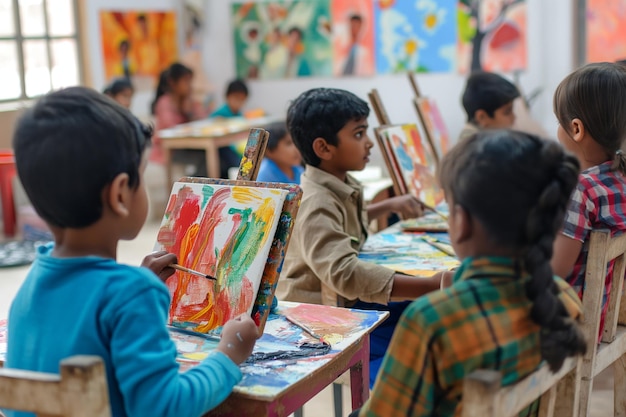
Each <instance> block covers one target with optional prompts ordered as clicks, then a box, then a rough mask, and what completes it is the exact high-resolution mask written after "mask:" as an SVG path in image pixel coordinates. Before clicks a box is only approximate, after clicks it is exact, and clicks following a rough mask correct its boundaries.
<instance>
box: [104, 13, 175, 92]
mask: <svg viewBox="0 0 626 417" xmlns="http://www.w3.org/2000/svg"><path fill="white" fill-rule="evenodd" d="M100 30H101V42H102V56H103V62H104V74H105V78H106V81H107V82H110V81H111V80H112V79H113V78H118V77H129V78H130V79H131V80H132V81H133V84H134V86H135V89H136V90H153V89H154V86H155V85H156V83H157V81H158V77H159V74H160V73H161V71H162V70H164V69H165V68H167V67H168V66H169V65H170V64H171V63H173V62H175V61H176V60H177V59H178V32H177V17H176V13H175V12H173V11H158V12H156V11H141V10H136V11H135V10H124V11H115V10H102V11H100Z"/></svg>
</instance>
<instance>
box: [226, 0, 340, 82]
mask: <svg viewBox="0 0 626 417" xmlns="http://www.w3.org/2000/svg"><path fill="white" fill-rule="evenodd" d="M232 7H233V8H232V12H233V14H232V20H233V29H234V34H233V35H234V44H235V57H236V66H237V76H238V77H240V78H263V79H276V78H292V77H306V76H311V75H316V76H324V75H331V74H332V61H333V51H332V43H331V23H330V6H329V2H328V1H310V0H302V1H298V0H296V1H282V2H280V1H277V2H264V3H254V2H245V3H237V4H233V6H232Z"/></svg>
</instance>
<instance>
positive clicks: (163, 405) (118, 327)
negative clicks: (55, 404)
mask: <svg viewBox="0 0 626 417" xmlns="http://www.w3.org/2000/svg"><path fill="white" fill-rule="evenodd" d="M150 138H151V131H150V129H148V128H147V127H145V126H143V125H142V124H141V123H140V122H139V121H138V120H137V119H136V118H135V117H134V116H132V115H131V113H130V112H128V111H127V110H126V109H124V108H122V107H121V106H118V105H116V104H115V103H113V102H112V101H111V100H109V99H107V98H105V97H104V96H102V95H100V94H98V93H97V92H95V91H93V90H89V89H86V88H81V87H74V88H68V89H65V90H61V91H58V92H55V93H51V94H49V95H47V96H45V97H44V98H42V99H41V100H40V101H39V102H38V103H37V104H36V105H35V106H34V107H33V108H32V109H30V110H28V111H27V112H26V113H25V114H24V116H23V117H22V118H21V120H20V121H19V123H18V126H17V129H16V131H15V137H14V142H13V145H14V148H15V158H16V164H17V170H18V175H19V177H20V180H21V181H22V183H23V185H24V189H25V190H26V193H27V194H28V197H29V198H30V200H31V201H32V203H33V206H34V207H35V209H36V210H37V212H38V214H39V215H40V216H41V217H42V218H43V219H44V220H45V221H46V222H47V223H48V225H49V226H50V229H51V230H52V232H53V234H54V237H55V243H54V245H49V246H44V247H41V248H40V249H39V254H38V258H37V260H36V261H35V263H34V264H33V266H32V268H31V270H30V272H29V274H28V276H27V278H26V280H25V281H24V284H23V285H22V287H21V288H20V290H19V292H18V294H17V296H16V298H15V299H14V301H13V303H12V305H11V310H10V313H9V342H8V351H7V360H6V364H5V366H6V367H10V368H18V369H25V370H33V371H40V372H52V373H58V370H59V362H60V361H61V360H62V359H64V358H66V357H69V356H72V355H78V354H82V355H97V356H100V357H102V358H103V360H104V363H105V367H106V375H107V382H108V387H109V397H110V402H111V409H112V414H113V416H114V417H124V416H133V417H138V416H151V417H152V416H178V415H185V416H200V415H202V414H204V413H205V412H206V411H208V410H210V409H212V408H214V407H215V406H217V405H218V404H219V403H220V402H222V401H223V400H224V399H226V397H227V396H228V395H229V394H230V392H231V391H232V388H233V387H234V385H235V384H236V383H237V382H239V381H240V379H241V372H240V371H239V368H238V367H237V364H239V363H241V362H243V361H244V360H245V359H246V358H247V357H248V356H249V355H250V353H251V351H252V347H253V346H254V342H255V340H256V338H257V329H256V326H255V325H254V322H253V321H252V320H251V319H250V318H245V319H244V318H240V319H238V320H234V321H232V322H230V323H227V324H226V326H224V330H223V336H222V340H221V341H220V343H219V346H218V348H217V350H216V351H215V352H214V353H213V354H212V355H210V356H209V357H208V358H207V359H206V360H205V361H204V362H202V363H201V364H200V365H198V366H197V367H194V368H192V369H190V370H189V371H187V372H185V373H179V367H178V365H177V363H176V361H175V358H176V348H175V345H174V343H173V342H172V341H171V340H170V338H169V334H168V331H167V327H166V322H167V312H168V307H169V293H168V290H167V287H166V286H165V284H164V283H163V282H162V280H165V279H166V278H167V277H169V276H170V275H171V274H172V273H173V272H174V271H173V269H171V268H170V267H168V265H170V264H171V263H173V262H176V257H175V256H174V255H171V254H166V253H162V252H161V253H154V254H152V255H149V256H148V257H146V259H144V263H143V267H141V268H137V267H132V266H126V265H121V264H118V263H117V262H116V252H117V245H118V241H119V240H120V239H133V238H134V237H135V236H136V235H137V234H138V233H139V230H140V229H141V227H142V225H143V223H144V221H145V219H146V215H147V195H146V189H145V179H144V171H145V167H146V163H147V157H146V149H147V147H148V146H149V144H150ZM7 415H8V416H9V417H10V416H18V415H20V416H21V415H28V414H22V413H11V412H7Z"/></svg>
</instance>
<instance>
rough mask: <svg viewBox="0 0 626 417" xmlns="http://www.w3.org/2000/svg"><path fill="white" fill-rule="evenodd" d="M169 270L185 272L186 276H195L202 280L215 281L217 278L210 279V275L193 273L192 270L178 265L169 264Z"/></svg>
mask: <svg viewBox="0 0 626 417" xmlns="http://www.w3.org/2000/svg"><path fill="white" fill-rule="evenodd" d="M169 267H170V268H174V269H175V270H177V271H181V272H186V273H188V274H192V275H197V276H199V277H202V278H206V279H211V280H213V281H217V278H215V277H212V276H211V275H207V274H203V273H202V272H198V271H194V270H193V269H189V268H186V267H184V266H182V265H178V264H169Z"/></svg>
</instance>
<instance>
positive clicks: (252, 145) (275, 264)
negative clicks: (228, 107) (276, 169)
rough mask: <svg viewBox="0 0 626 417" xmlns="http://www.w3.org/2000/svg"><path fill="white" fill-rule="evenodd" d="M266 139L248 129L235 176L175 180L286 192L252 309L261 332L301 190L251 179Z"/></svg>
mask: <svg viewBox="0 0 626 417" xmlns="http://www.w3.org/2000/svg"><path fill="white" fill-rule="evenodd" d="M268 139H269V133H268V132H266V131H265V130H263V129H250V133H249V135H248V142H247V144H246V148H245V151H244V156H243V158H242V159H241V164H240V166H239V174H238V176H237V179H236V180H226V179H212V178H196V177H185V178H181V179H180V180H179V182H185V183H197V184H213V185H231V186H243V187H257V188H273V189H279V190H286V191H287V196H286V197H285V201H284V203H283V207H282V210H281V214H280V220H279V222H278V226H277V228H276V232H275V234H274V238H273V241H272V246H271V248H270V252H269V255H268V257H267V261H266V263H265V268H264V269H263V276H262V279H261V284H260V286H259V290H258V292H257V297H256V300H255V302H254V307H253V310H252V318H253V319H255V322H256V323H257V325H258V326H259V331H260V332H263V328H264V327H265V322H266V321H267V316H268V315H269V311H270V308H271V306H272V302H273V300H274V291H275V290H276V285H277V284H278V277H279V270H280V267H281V265H282V261H283V259H284V257H285V254H286V253H287V248H288V246H289V240H290V237H291V232H292V231H293V227H294V225H295V220H296V216H297V214H298V209H299V208H300V200H301V199H302V190H301V189H300V187H299V186H298V185H295V184H278V183H265V182H255V181H254V180H255V179H256V177H257V174H258V172H259V168H260V166H261V162H262V161H263V156H264V154H265V149H266V147H267V141H268Z"/></svg>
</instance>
